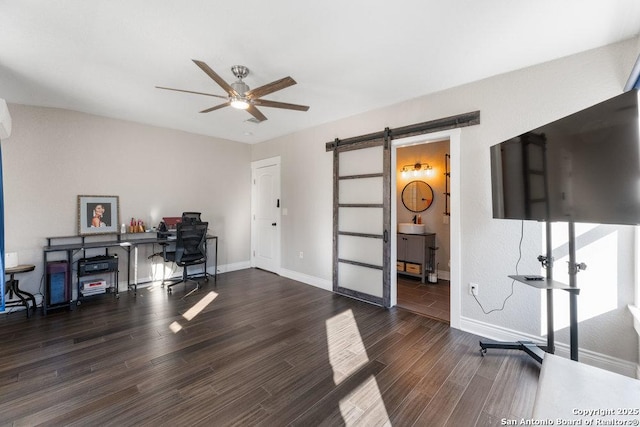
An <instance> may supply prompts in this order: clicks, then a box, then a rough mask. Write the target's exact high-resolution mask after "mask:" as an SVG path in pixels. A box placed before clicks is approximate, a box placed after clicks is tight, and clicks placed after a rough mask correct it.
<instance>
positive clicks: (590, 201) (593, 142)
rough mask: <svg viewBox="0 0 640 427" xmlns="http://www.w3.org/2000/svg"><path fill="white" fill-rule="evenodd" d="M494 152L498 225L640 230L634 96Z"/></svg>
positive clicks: (639, 171)
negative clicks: (562, 224)
mask: <svg viewBox="0 0 640 427" xmlns="http://www.w3.org/2000/svg"><path fill="white" fill-rule="evenodd" d="M490 150H491V185H492V200H493V217H494V218H505V219H525V220H537V221H550V222H589V223H600V224H640V137H639V128H638V92H637V91H636V90H631V91H629V92H625V93H623V94H621V95H619V96H616V97H614V98H611V99H609V100H607V101H604V102H602V103H600V104H597V105H594V106H593V107H590V108H587V109H585V110H582V111H579V112H577V113H575V114H572V115H570V116H567V117H564V118H562V119H560V120H556V121H554V122H551V123H549V124H546V125H544V126H541V127H539V128H537V129H533V130H531V131H529V132H526V133H523V134H522V135H519V136H516V137H515V138H511V139H509V140H507V141H504V142H502V143H500V144H496V145H494V146H492V147H491V149H490Z"/></svg>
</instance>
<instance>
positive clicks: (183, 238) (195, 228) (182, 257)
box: [163, 222, 209, 298]
mask: <svg viewBox="0 0 640 427" xmlns="http://www.w3.org/2000/svg"><path fill="white" fill-rule="evenodd" d="M208 227H209V223H208V222H197V223H193V224H184V223H180V224H178V225H177V228H176V249H175V251H167V246H168V245H166V246H165V247H164V250H163V256H164V260H165V261H171V262H175V263H176V264H177V265H179V266H180V267H182V278H181V279H178V280H177V281H173V282H171V283H169V284H168V285H167V292H168V293H171V287H172V286H175V285H177V284H179V283H185V284H186V283H187V282H189V281H191V282H194V283H195V284H196V287H195V288H194V289H192V290H191V291H190V292H189V293H187V294H186V295H185V296H184V298H186V297H188V296H189V295H191V294H192V293H194V292H195V291H197V290H198V289H200V283H198V282H197V281H195V280H190V276H189V274H188V272H187V269H188V267H190V266H192V265H199V264H204V275H203V278H204V279H205V280H209V277H208V275H207V228H208ZM191 277H193V276H191ZM165 283H166V282H163V285H164V284H165Z"/></svg>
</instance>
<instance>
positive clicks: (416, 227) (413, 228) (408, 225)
mask: <svg viewBox="0 0 640 427" xmlns="http://www.w3.org/2000/svg"><path fill="white" fill-rule="evenodd" d="M424 232H425V227H424V224H414V223H412V222H401V223H399V224H398V233H404V234H423V233H424Z"/></svg>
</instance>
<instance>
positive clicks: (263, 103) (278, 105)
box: [253, 99, 309, 111]
mask: <svg viewBox="0 0 640 427" xmlns="http://www.w3.org/2000/svg"><path fill="white" fill-rule="evenodd" d="M253 103H254V104H255V105H259V106H261V107H271V108H283V109H285V110H296V111H307V110H309V107H308V106H307V105H298V104H289V103H287V102H278V101H268V100H266V99H254V100H253Z"/></svg>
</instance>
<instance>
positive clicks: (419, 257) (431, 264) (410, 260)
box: [397, 233, 437, 283]
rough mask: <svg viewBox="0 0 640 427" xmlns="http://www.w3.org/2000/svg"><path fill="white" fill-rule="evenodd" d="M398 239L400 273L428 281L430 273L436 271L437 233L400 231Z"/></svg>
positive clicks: (423, 281)
mask: <svg viewBox="0 0 640 427" xmlns="http://www.w3.org/2000/svg"><path fill="white" fill-rule="evenodd" d="M397 240H398V243H397V251H398V252H397V260H398V264H397V267H398V268H397V269H398V273H399V274H405V275H407V276H413V277H419V278H420V279H421V281H422V283H426V282H427V280H426V279H427V276H428V274H429V273H435V272H436V256H435V253H436V249H437V247H436V235H435V233H421V234H409V233H398V234H397Z"/></svg>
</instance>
